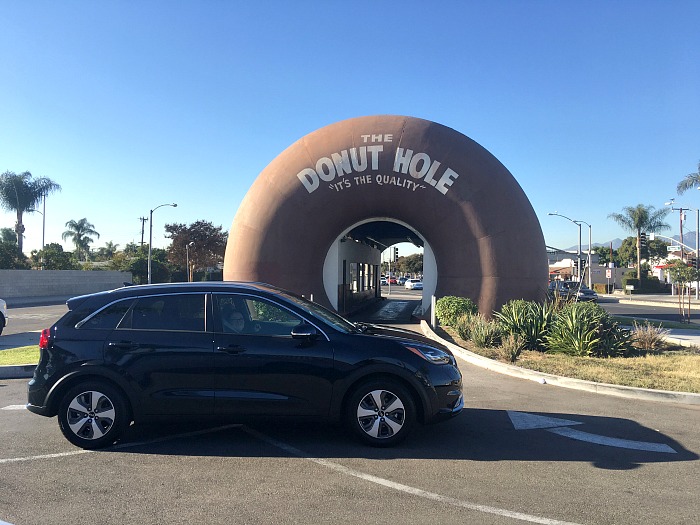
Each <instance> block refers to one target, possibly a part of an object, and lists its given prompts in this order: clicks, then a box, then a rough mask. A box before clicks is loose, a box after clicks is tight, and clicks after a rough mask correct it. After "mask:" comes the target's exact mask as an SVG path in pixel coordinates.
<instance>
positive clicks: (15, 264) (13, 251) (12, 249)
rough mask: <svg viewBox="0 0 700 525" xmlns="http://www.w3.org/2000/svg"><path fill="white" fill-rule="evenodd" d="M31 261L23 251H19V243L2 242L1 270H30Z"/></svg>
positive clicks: (0, 254) (0, 245)
mask: <svg viewBox="0 0 700 525" xmlns="http://www.w3.org/2000/svg"><path fill="white" fill-rule="evenodd" d="M30 267H31V266H30V264H29V261H28V260H27V257H26V256H25V255H24V254H23V253H17V243H15V242H11V243H10V242H0V270H29V268H30Z"/></svg>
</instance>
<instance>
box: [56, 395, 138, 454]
mask: <svg viewBox="0 0 700 525" xmlns="http://www.w3.org/2000/svg"><path fill="white" fill-rule="evenodd" d="M127 414H128V410H127V405H126V401H125V399H124V395H123V394H122V393H121V392H120V391H119V390H117V389H116V388H113V387H111V386H110V385H101V384H98V383H92V382H85V383H80V384H78V385H76V386H75V387H73V388H71V389H70V390H68V392H66V394H65V396H64V397H63V399H62V400H61V404H60V407H59V410H58V424H59V427H60V428H61V432H63V435H64V436H65V437H66V439H67V440H68V441H70V442H71V443H73V444H74V445H76V446H78V447H81V448H85V449H95V448H102V447H106V446H109V445H111V444H113V443H114V442H115V441H116V440H117V438H119V435H120V434H121V433H122V432H123V430H124V429H125V428H126V426H127V425H128V423H129V421H128V420H129V417H128V415H127Z"/></svg>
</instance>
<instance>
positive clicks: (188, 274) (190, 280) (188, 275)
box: [185, 241, 194, 283]
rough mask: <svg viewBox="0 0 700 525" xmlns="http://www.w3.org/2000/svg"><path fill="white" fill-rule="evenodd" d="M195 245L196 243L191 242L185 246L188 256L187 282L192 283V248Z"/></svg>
mask: <svg viewBox="0 0 700 525" xmlns="http://www.w3.org/2000/svg"><path fill="white" fill-rule="evenodd" d="M193 245H194V241H190V242H188V243H187V244H185V253H186V256H187V282H188V283H189V282H192V278H191V277H190V246H193Z"/></svg>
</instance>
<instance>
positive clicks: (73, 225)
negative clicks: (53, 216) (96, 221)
mask: <svg viewBox="0 0 700 525" xmlns="http://www.w3.org/2000/svg"><path fill="white" fill-rule="evenodd" d="M66 227H67V228H68V229H67V230H66V231H64V232H63V235H61V238H62V239H63V240H64V241H65V240H66V239H71V240H72V241H73V244H74V245H75V253H76V258H77V259H78V260H80V254H81V253H82V252H85V260H86V261H87V260H88V255H89V253H90V243H92V236H93V235H97V237H98V238H99V237H100V234H99V233H97V232H96V231H95V229H94V228H95V226H94V225H93V224H90V223H89V222H88V220H87V219H85V218H83V219H80V220H79V221H77V222H76V221H74V220H70V221H68V222H67V223H66Z"/></svg>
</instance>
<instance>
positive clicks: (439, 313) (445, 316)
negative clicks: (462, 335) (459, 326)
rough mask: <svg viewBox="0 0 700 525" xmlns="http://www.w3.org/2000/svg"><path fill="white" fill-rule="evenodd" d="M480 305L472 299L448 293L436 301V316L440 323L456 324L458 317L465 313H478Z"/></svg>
mask: <svg viewBox="0 0 700 525" xmlns="http://www.w3.org/2000/svg"><path fill="white" fill-rule="evenodd" d="M478 312H479V307H478V306H476V303H474V301H472V300H471V299H467V298H465V297H455V296H452V295H448V296H446V297H441V298H440V299H438V300H437V302H436V303H435V316H436V317H437V319H438V321H440V324H442V325H447V326H455V324H456V323H457V319H458V318H459V317H460V316H461V315H464V314H472V315H474V314H477V313H478Z"/></svg>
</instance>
